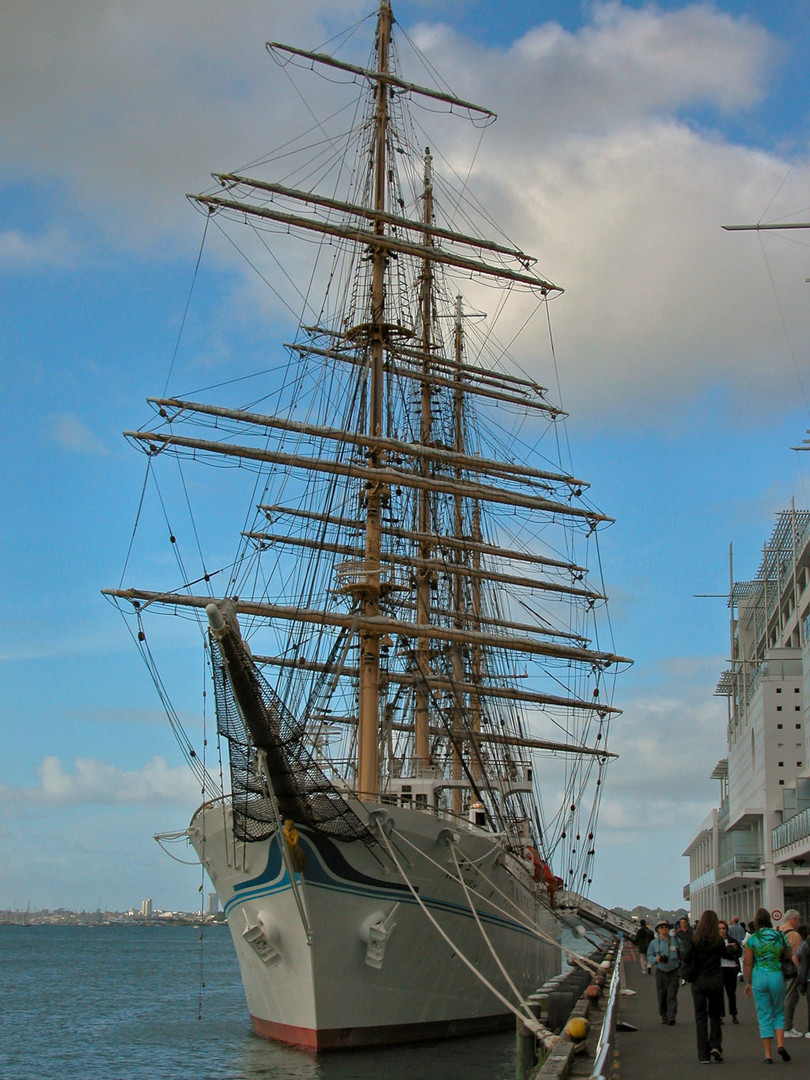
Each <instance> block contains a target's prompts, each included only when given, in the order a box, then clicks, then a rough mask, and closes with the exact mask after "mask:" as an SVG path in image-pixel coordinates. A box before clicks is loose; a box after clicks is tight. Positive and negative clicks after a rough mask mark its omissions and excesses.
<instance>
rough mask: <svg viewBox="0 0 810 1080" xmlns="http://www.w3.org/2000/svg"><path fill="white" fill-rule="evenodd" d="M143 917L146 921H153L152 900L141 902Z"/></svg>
mask: <svg viewBox="0 0 810 1080" xmlns="http://www.w3.org/2000/svg"><path fill="white" fill-rule="evenodd" d="M141 917H142V918H144V919H151V918H152V901H151V900H142V901H141Z"/></svg>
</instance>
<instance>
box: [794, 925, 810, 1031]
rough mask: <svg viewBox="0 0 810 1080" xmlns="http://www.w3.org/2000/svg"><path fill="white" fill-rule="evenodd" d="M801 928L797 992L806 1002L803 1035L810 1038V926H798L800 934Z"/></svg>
mask: <svg viewBox="0 0 810 1080" xmlns="http://www.w3.org/2000/svg"><path fill="white" fill-rule="evenodd" d="M802 930H805V931H806V933H805V935H804V939H803V941H802V943H801V945H800V946H799V951H798V953H797V954H796V958H797V959H798V961H799V975H798V984H799V993H800V994H802V995H803V996H804V998H805V1000H806V1002H807V1031H806V1032H805V1035H804V1037H805V1039H810V993H808V990H810V987H808V983H809V982H810V937H808V934H810V927H806V926H805V927H801V926H800V927H799V933H800V934H801V932H802Z"/></svg>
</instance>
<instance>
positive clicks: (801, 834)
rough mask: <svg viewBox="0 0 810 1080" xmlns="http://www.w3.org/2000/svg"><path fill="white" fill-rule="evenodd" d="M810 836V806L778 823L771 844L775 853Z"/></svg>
mask: <svg viewBox="0 0 810 1080" xmlns="http://www.w3.org/2000/svg"><path fill="white" fill-rule="evenodd" d="M809 836H810V808H808V809H807V810H802V811H800V812H799V813H798V814H794V816H793V817H792V818H788V819H787V821H783V822H782V824H781V825H777V826H776V828H775V829H774V830H773V833H772V835H771V845H772V847H773V850H774V854H775V853H776V852H777V851H780V850H782V849H783V848H786V847H790V845H791V844H797V843H799V841H800V840H806V839H807V838H808V837H809Z"/></svg>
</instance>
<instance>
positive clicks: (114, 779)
mask: <svg viewBox="0 0 810 1080" xmlns="http://www.w3.org/2000/svg"><path fill="white" fill-rule="evenodd" d="M37 773H38V776H39V785H38V786H37V787H33V788H25V787H13V786H11V785H5V786H3V787H0V798H2V799H3V800H5V801H8V802H14V803H23V804H29V805H37V806H49V807H53V806H71V807H74V806H86V805H94V806H108V805H141V804H162V803H179V804H185V805H193V804H194V803H195V800H199V798H200V788H199V784H198V783H197V781H196V780H195V779H194V778H193V776H192V774H191V772H190V771H189V770H188V769H187V768H186V767H185V766H178V767H174V768H173V767H170V766H169V765H168V764H167V763H166V760H165V758H163V757H159V756H155V757H153V758H151V759H150V760H149V761H148V762H147V763H146V765H144V766H143V768H141V769H133V770H129V771H128V770H124V769H119V768H117V767H116V766H115V765H110V764H109V763H108V762H104V761H99V760H97V759H93V758H76V759H75V761H74V762H73V768H72V770H71V769H69V768H66V767H65V765H63V763H62V761H61V760H60V759H59V758H58V757H54V756H51V755H49V756H48V757H45V758H43V759H42V762H41V764H40V765H39V767H38V769H37Z"/></svg>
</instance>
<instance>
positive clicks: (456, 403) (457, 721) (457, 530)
mask: <svg viewBox="0 0 810 1080" xmlns="http://www.w3.org/2000/svg"><path fill="white" fill-rule="evenodd" d="M461 315H462V312H461V297H460V296H457V297H456V319H455V336H454V345H455V349H454V351H455V358H456V363H457V365H459V364H460V363H461V360H462V355H463V344H464V341H463V336H462V321H461ZM462 378H463V377H462V376H461V375H460V374H459V386H458V388H457V389H456V391H455V393H454V394H453V434H454V449H455V450H456V452H457V453H458V452H459V451H462V452H463V450H464V392H463V390H462V388H461V382H462ZM460 475H461V468H460V467H459V466H457V467H456V477H457V478H458V477H459V476H460ZM453 532H454V535H455V538H456V540H462V539H463V538H464V502H463V499H462V497H461V495H460V494H456V495H455V496H454V497H453ZM463 558H464V552H463V551H462V550H461V549H460V548H458V549H457V550H456V552H455V560H456V563H461V561H462V560H463ZM463 589H464V582H463V580H462V577H461V575H460V574H456V576H455V580H454V582H453V612H454V625H455V626H456V628H457V629H459V630H460V629H462V628H463V627H464V625H465V620H464V592H463ZM452 659H453V681H454V683H455V684H456V686H461V685H462V683H463V682H464V651H463V648H462V645H461V642H459V641H456V642H455V643H454V644H453V647H452ZM453 697H454V701H453V726H454V737H453V764H452V775H453V779H454V780H461V777H462V771H463V770H462V761H461V746H462V739H463V738H464V721H463V717H462V716H461V713H462V712H463V710H464V696H463V695H462V692H461V691H460V690H458V691H456V693H455V694H454V695H453ZM461 812H462V793H461V788H459V787H454V788H453V813H454V814H456V815H460V814H461Z"/></svg>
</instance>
